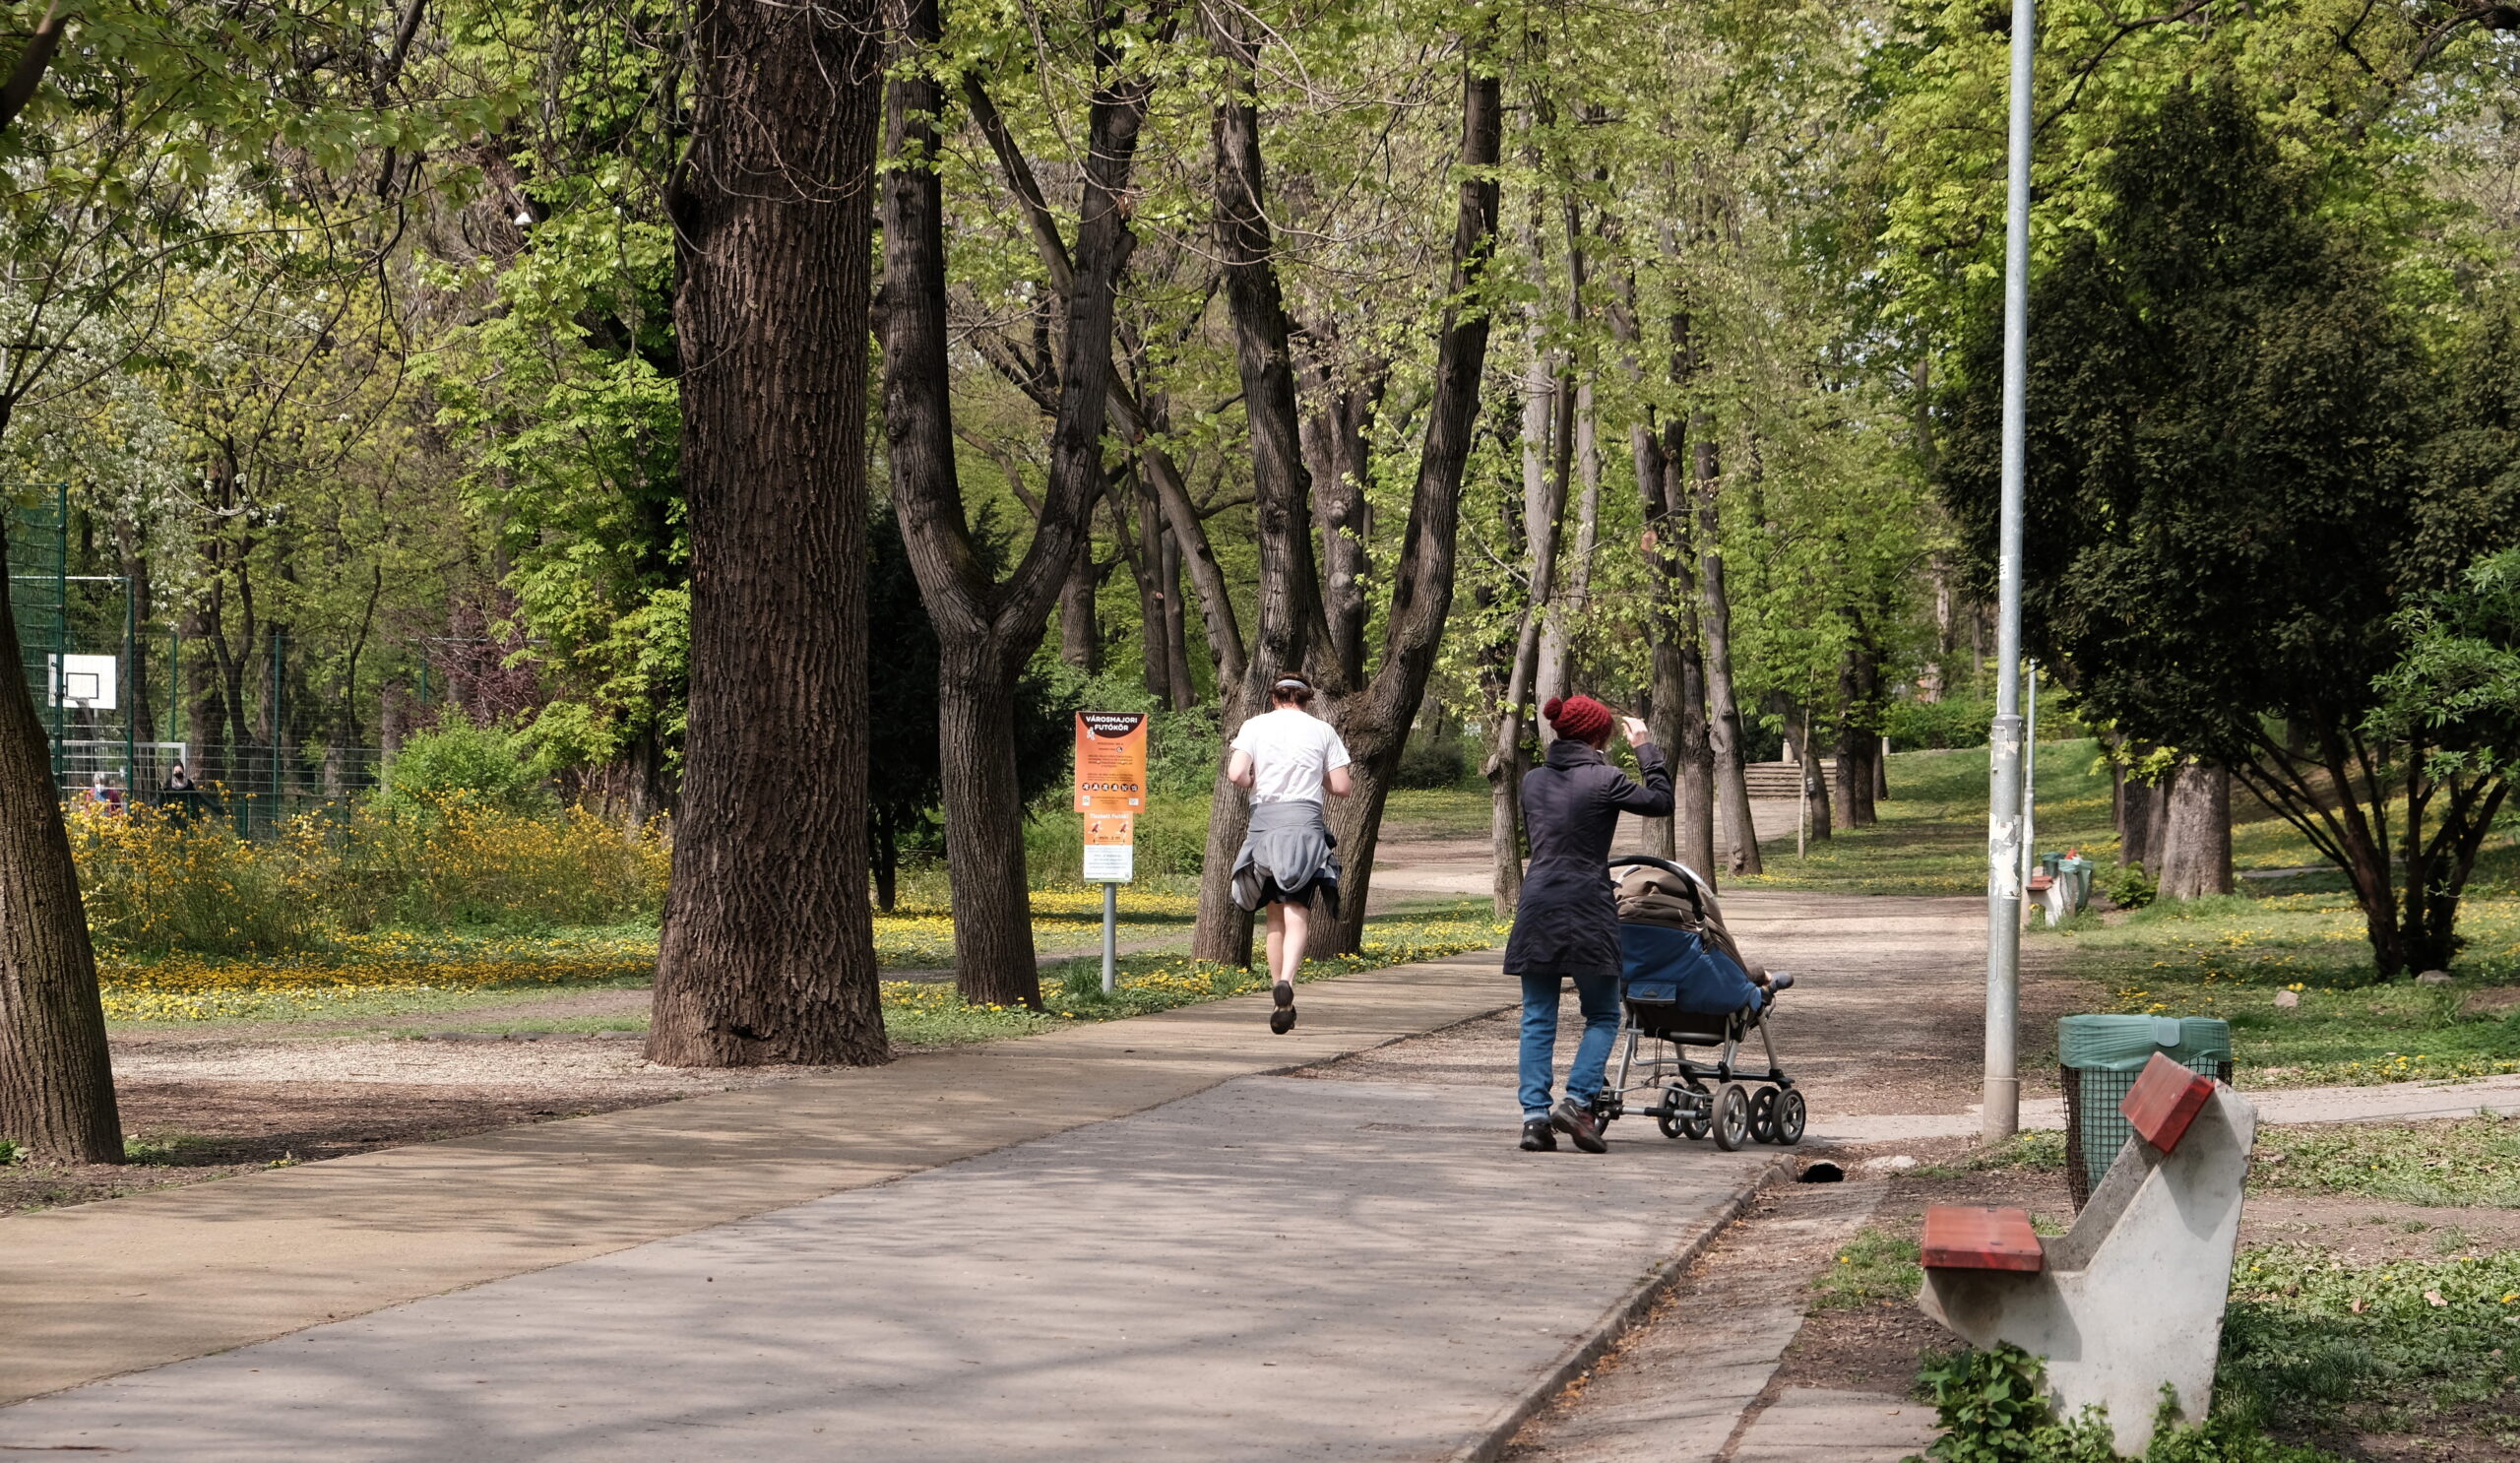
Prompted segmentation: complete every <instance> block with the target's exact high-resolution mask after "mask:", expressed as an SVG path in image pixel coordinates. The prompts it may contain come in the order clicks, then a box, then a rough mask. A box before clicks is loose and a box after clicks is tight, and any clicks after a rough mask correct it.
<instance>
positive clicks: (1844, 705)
mask: <svg viewBox="0 0 2520 1463" xmlns="http://www.w3.org/2000/svg"><path fill="white" fill-rule="evenodd" d="M1880 689H1881V670H1880V663H1879V662H1878V661H1877V660H1876V659H1875V658H1874V655H1873V651H1872V648H1871V647H1870V646H1869V645H1867V644H1865V643H1864V642H1863V641H1861V640H1858V641H1857V642H1856V643H1855V644H1854V645H1851V646H1849V647H1848V648H1847V652H1846V657H1845V659H1844V660H1843V661H1842V662H1841V663H1840V666H1839V672H1838V700H1839V712H1838V767H1837V794H1838V796H1837V802H1836V804H1835V805H1834V806H1833V807H1832V809H1831V810H1832V811H1833V812H1835V813H1837V815H1838V821H1839V822H1840V823H1842V824H1844V825H1845V826H1847V827H1849V828H1869V827H1871V826H1872V825H1873V824H1874V823H1875V822H1877V821H1879V813H1878V811H1877V810H1876V808H1875V806H1874V803H1873V798H1874V795H1876V794H1877V793H1878V792H1879V791H1880V779H1881V767H1880V762H1881V733H1879V732H1875V731H1873V730H1872V713H1873V707H1874V704H1875V702H1876V701H1877V700H1878V698H1879V695H1880Z"/></svg>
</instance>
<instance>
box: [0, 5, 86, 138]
mask: <svg viewBox="0 0 2520 1463" xmlns="http://www.w3.org/2000/svg"><path fill="white" fill-rule="evenodd" d="M69 28H70V16H69V14H68V13H67V12H65V11H64V10H63V9H62V8H61V0H52V3H51V4H50V5H47V6H45V7H44V11H43V19H42V20H41V21H38V22H36V23H35V33H34V34H33V35H32V36H30V37H28V39H27V48H26V49H25V50H23V51H20V52H19V53H18V64H17V65H16V66H15V67H13V68H11V69H10V72H9V80H8V81H6V82H5V83H0V132H5V131H7V130H8V129H9V124H10V123H12V122H15V121H16V120H18V113H20V112H22V111H25V110H26V109H27V103H28V102H30V101H32V100H34V99H35V89H36V88H37V87H40V86H42V85H43V74H44V73H45V72H46V71H47V70H49V69H51V66H52V56H53V52H55V51H57V50H59V49H61V36H62V32H65V31H67V30H69Z"/></svg>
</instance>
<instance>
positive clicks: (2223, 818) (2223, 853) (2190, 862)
mask: <svg viewBox="0 0 2520 1463" xmlns="http://www.w3.org/2000/svg"><path fill="white" fill-rule="evenodd" d="M2168 791H2169V797H2168V799H2167V801H2168V804H2169V806H2168V808H2167V815H2166V817H2165V818H2164V821H2165V822H2166V823H2167V824H2168V828H2169V832H2168V837H2167V838H2166V839H2165V840H2164V848H2163V851H2162V860H2161V867H2160V869H2159V870H2158V871H2157V872H2156V874H2155V877H2156V878H2158V879H2159V880H2160V881H2161V897H2162V898H2164V899H2196V898H2200V897H2202V896H2204V895H2207V894H2229V893H2231V892H2232V774H2231V769H2229V768H2227V767H2222V766H2217V765H2212V764H2208V763H2204V762H2181V763H2180V764H2179V765H2178V768H2177V770H2176V771H2175V772H2173V773H2172V774H2171V778H2170V782H2169V788H2168Z"/></svg>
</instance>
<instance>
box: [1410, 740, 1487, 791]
mask: <svg viewBox="0 0 2520 1463" xmlns="http://www.w3.org/2000/svg"><path fill="white" fill-rule="evenodd" d="M1469 775H1470V749H1469V748H1467V747H1465V746H1463V745H1462V742H1461V737H1460V736H1459V735H1457V734H1455V733H1453V732H1436V733H1434V734H1432V735H1414V736H1411V737H1410V738H1409V744H1408V745H1407V746H1404V747H1402V748H1401V749H1400V768H1399V770H1398V771H1397V772H1395V773H1394V774H1393V775H1392V779H1391V784H1392V786H1393V787H1395V788H1434V789H1438V790H1440V789H1445V788H1457V787H1460V786H1461V783H1462V779H1464V778H1466V777H1468V776H1469Z"/></svg>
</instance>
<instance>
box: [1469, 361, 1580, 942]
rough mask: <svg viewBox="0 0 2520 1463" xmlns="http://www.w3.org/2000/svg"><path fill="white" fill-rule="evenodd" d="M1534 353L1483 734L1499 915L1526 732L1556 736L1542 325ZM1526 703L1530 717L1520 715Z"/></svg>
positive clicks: (1515, 855) (1557, 489)
mask: <svg viewBox="0 0 2520 1463" xmlns="http://www.w3.org/2000/svg"><path fill="white" fill-rule="evenodd" d="M1529 342H1530V347H1531V359H1530V362H1529V365H1528V368H1527V369H1526V370H1525V372H1524V375H1523V543H1524V556H1523V562H1524V571H1523V583H1524V589H1525V599H1524V603H1523V612H1522V615H1521V617H1520V619H1519V620H1518V621H1517V623H1516V629H1515V633H1514V660H1513V668H1512V670H1511V671H1510V672H1508V674H1507V676H1506V680H1505V699H1504V701H1503V703H1502V704H1501V705H1499V706H1498V707H1497V708H1496V710H1495V713H1494V720H1495V727H1494V729H1493V731H1492V732H1491V733H1490V734H1489V737H1488V746H1487V761H1486V764H1485V766H1484V768H1483V771H1484V772H1485V773H1486V776H1487V799H1488V814H1487V825H1488V849H1489V857H1490V859H1491V860H1492V861H1493V863H1494V873H1493V876H1492V878H1491V880H1490V884H1489V889H1490V893H1491V894H1492V895H1493V897H1494V900H1495V906H1496V914H1497V918H1499V919H1503V918H1506V917H1508V916H1510V915H1512V914H1513V912H1514V909H1515V907H1516V906H1517V905H1519V904H1520V903H1521V902H1522V893H1523V851H1522V839H1521V831H1522V803H1521V796H1522V782H1523V775H1524V773H1525V772H1527V771H1528V770H1529V769H1528V768H1527V767H1526V765H1525V762H1524V755H1523V733H1524V731H1525V730H1526V728H1528V729H1530V730H1531V731H1533V732H1536V733H1537V739H1538V740H1539V742H1540V744H1541V746H1542V747H1543V748H1545V747H1546V746H1547V745H1548V743H1549V742H1551V741H1552V740H1554V739H1555V738H1556V733H1555V732H1553V731H1551V729H1550V728H1549V725H1548V721H1547V719H1546V718H1545V717H1543V716H1541V715H1539V710H1540V708H1541V707H1543V706H1545V705H1546V704H1547V703H1548V695H1549V694H1550V693H1549V692H1547V691H1546V690H1544V687H1542V686H1541V685H1540V684H1539V683H1540V681H1541V680H1542V678H1543V676H1544V674H1545V672H1546V670H1547V668H1548V666H1549V661H1548V658H1547V656H1546V655H1545V654H1544V651H1545V644H1544V637H1545V633H1546V631H1545V625H1546V622H1547V619H1548V606H1549V604H1550V602H1551V601H1552V600H1554V599H1555V598H1556V595H1557V540H1558V536H1559V533H1560V531H1561V529H1562V528H1563V526H1564V523H1565V518H1566V491H1565V489H1566V477H1565V475H1564V474H1562V473H1550V472H1549V471H1548V467H1547V460H1546V452H1547V437H1548V431H1549V419H1550V416H1551V414H1552V413H1551V412H1550V410H1549V407H1550V403H1551V402H1552V401H1553V400H1554V399H1555V398H1556V397H1557V396H1558V395H1560V393H1559V391H1558V384H1559V383H1558V380H1557V377H1556V375H1555V374H1554V367H1553V364H1552V362H1551V358H1550V356H1549V353H1548V352H1547V350H1545V349H1544V347H1543V346H1542V343H1541V338H1540V332H1539V329H1538V328H1537V327H1534V328H1533V329H1532V330H1531V332H1530V333H1529ZM1526 709H1528V710H1529V711H1530V712H1531V714H1532V720H1531V721H1530V722H1528V723H1527V722H1525V721H1524V720H1523V717H1524V713H1525V711H1526Z"/></svg>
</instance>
